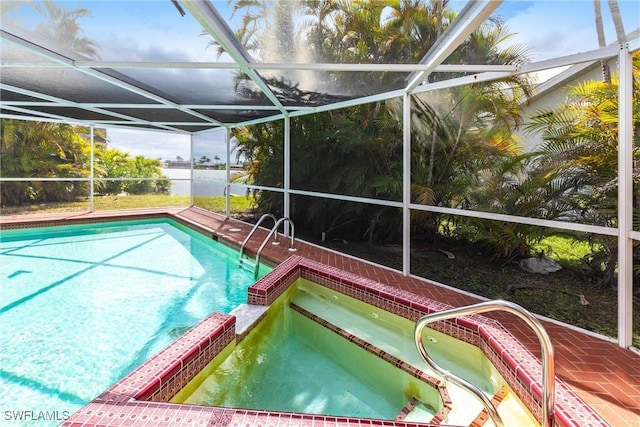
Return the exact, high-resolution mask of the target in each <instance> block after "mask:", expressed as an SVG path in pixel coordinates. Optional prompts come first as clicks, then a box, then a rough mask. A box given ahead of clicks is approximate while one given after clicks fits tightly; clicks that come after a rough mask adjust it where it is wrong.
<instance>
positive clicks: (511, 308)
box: [414, 300, 555, 427]
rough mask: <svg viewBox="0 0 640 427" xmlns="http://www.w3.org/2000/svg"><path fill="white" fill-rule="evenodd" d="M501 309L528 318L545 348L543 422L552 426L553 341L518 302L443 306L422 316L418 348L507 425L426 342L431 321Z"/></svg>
mask: <svg viewBox="0 0 640 427" xmlns="http://www.w3.org/2000/svg"><path fill="white" fill-rule="evenodd" d="M495 310H501V311H506V312H509V313H513V314H515V315H516V316H518V317H519V318H520V319H522V320H524V321H525V323H527V325H529V326H530V327H531V329H533V331H534V332H535V333H536V335H537V337H538V340H539V341H540V346H541V348H542V426H543V427H550V426H552V425H553V414H554V411H555V373H554V356H553V344H552V343H551V339H550V338H549V335H548V334H547V332H546V330H545V329H544V327H543V326H542V324H541V323H540V322H539V321H538V319H536V318H535V317H534V316H533V315H532V314H531V313H530V312H528V311H527V310H525V309H524V308H522V307H521V306H519V305H518V304H515V303H512V302H509V301H504V300H495V301H487V302H481V303H478V304H472V305H469V306H466V307H458V308H452V309H449V310H443V311H439V312H436V313H432V314H427V315H425V316H422V317H421V318H420V319H419V320H418V322H416V327H415V330H414V338H415V343H416V346H417V347H418V351H419V353H420V355H421V356H422V358H423V359H424V361H425V362H427V364H428V365H429V366H430V367H431V368H433V369H434V370H435V371H436V372H438V373H440V374H441V375H443V376H444V377H445V379H446V378H451V379H452V380H453V381H454V382H455V383H457V384H458V385H459V386H461V387H465V388H467V389H469V390H470V391H471V392H472V393H474V394H475V395H476V397H478V398H479V399H480V400H481V401H482V403H483V404H484V405H485V408H486V409H487V411H488V412H489V415H490V416H491V418H492V419H493V422H494V424H496V426H498V427H500V426H502V425H503V423H502V419H501V418H500V415H498V411H497V410H496V408H495V406H494V405H493V404H492V403H491V401H490V400H489V399H488V398H487V397H486V396H485V395H484V394H483V393H482V392H481V391H480V390H479V389H478V388H477V387H476V386H474V385H473V384H471V383H469V382H467V381H466V380H464V379H462V378H460V377H457V376H456V375H453V374H451V373H450V372H448V371H446V370H444V369H442V368H441V367H440V366H438V365H437V364H436V363H435V362H434V361H433V359H431V357H430V356H429V355H428V354H427V350H426V349H425V348H424V344H423V343H422V330H423V329H424V327H425V326H426V325H427V324H428V323H432V322H437V321H439V320H447V319H451V318H454V317H460V316H466V315H469V314H478V313H484V312H486V311H495Z"/></svg>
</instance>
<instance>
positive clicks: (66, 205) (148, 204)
mask: <svg viewBox="0 0 640 427" xmlns="http://www.w3.org/2000/svg"><path fill="white" fill-rule="evenodd" d="M252 202H253V197H251V196H249V197H246V196H231V213H240V212H246V211H248V210H250V209H251V205H252ZM225 203H226V200H225V197H224V196H216V197H195V198H194V204H195V206H198V207H201V208H204V209H207V210H210V211H212V212H219V213H224V212H225ZM93 205H94V209H95V210H96V211H107V210H109V211H111V210H118V209H139V208H152V207H173V206H184V207H188V206H190V200H189V196H171V195H164V194H159V195H156V194H145V195H128V196H113V195H107V196H96V197H95V198H94V202H93ZM88 210H89V201H88V199H87V200H81V201H77V202H58V203H47V204H38V205H27V206H12V207H6V208H5V207H3V208H2V209H1V210H0V215H20V214H27V213H57V212H81V211H88Z"/></svg>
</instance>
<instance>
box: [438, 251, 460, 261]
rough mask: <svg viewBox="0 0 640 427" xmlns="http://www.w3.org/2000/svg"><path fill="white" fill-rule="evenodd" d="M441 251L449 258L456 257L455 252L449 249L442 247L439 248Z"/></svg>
mask: <svg viewBox="0 0 640 427" xmlns="http://www.w3.org/2000/svg"><path fill="white" fill-rule="evenodd" d="M438 250H439V251H440V252H442V253H443V254H445V255H446V256H447V258H449V259H456V256H455V255H454V254H453V252H449V251H443V250H442V249H438Z"/></svg>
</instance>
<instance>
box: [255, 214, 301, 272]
mask: <svg viewBox="0 0 640 427" xmlns="http://www.w3.org/2000/svg"><path fill="white" fill-rule="evenodd" d="M283 222H288V223H289V225H291V244H290V246H289V251H291V252H295V251H296V250H297V249H296V248H294V247H293V241H294V239H295V234H296V233H295V228H294V226H293V221H291V220H290V219H289V218H287V217H286V216H285V217H282V218H280V219H279V220H278V221H276V225H274V226H273V228H272V229H271V231H269V234H268V235H267V237H266V238H265V239H264V240H263V241H262V245H260V248H259V249H258V252H257V253H256V269H255V271H254V277H255V278H257V277H258V270H259V269H260V254H261V253H262V250H263V249H264V247H265V246H266V245H267V242H268V241H269V238H271V235H272V234H273V233H274V232H275V233H276V236H277V235H278V227H279V226H280V224H282V223H283ZM274 243H275V242H274Z"/></svg>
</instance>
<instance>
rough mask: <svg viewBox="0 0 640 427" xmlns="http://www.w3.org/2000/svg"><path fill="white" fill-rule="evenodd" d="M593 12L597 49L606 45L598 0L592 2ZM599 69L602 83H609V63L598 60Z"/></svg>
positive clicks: (604, 60)
mask: <svg viewBox="0 0 640 427" xmlns="http://www.w3.org/2000/svg"><path fill="white" fill-rule="evenodd" d="M593 10H594V12H595V20H596V33H597V34H598V47H600V48H603V47H605V46H606V45H607V42H606V40H605V37H604V25H603V23H602V8H601V7H600V0H593ZM600 68H601V69H602V81H603V82H605V83H611V72H610V70H609V63H608V62H607V60H606V59H601V60H600Z"/></svg>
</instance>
